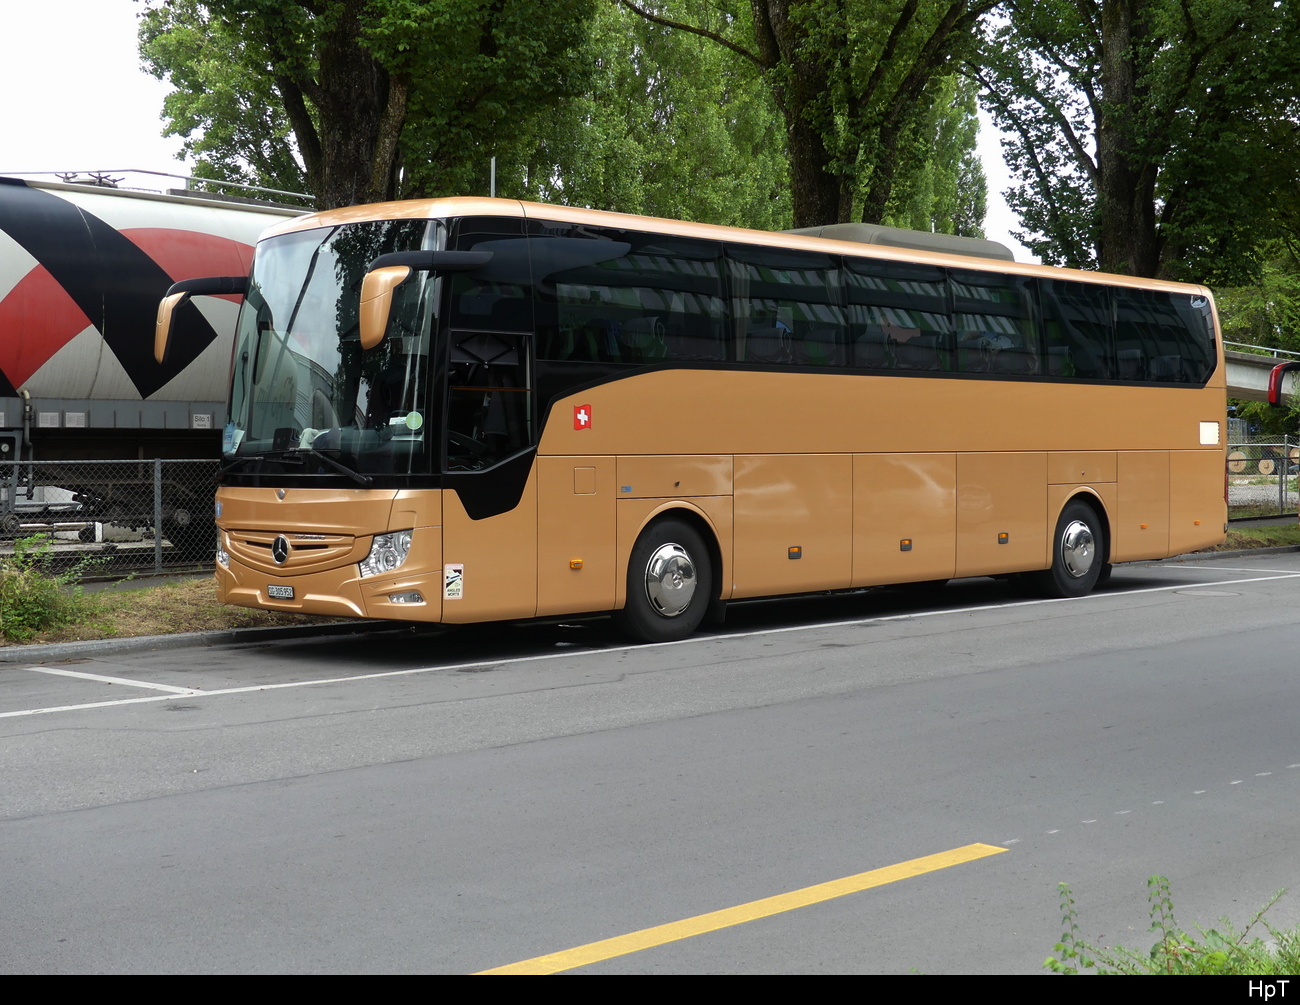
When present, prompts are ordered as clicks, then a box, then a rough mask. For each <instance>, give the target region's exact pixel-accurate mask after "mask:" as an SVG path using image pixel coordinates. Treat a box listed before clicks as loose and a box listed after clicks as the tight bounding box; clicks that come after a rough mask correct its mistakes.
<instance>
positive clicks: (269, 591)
mask: <svg viewBox="0 0 1300 1005" xmlns="http://www.w3.org/2000/svg"><path fill="white" fill-rule="evenodd" d="M266 595H267V596H268V597H270V598H271V599H272V600H292V599H293V587H292V586H275V585H271V586H268V587H267V588H266Z"/></svg>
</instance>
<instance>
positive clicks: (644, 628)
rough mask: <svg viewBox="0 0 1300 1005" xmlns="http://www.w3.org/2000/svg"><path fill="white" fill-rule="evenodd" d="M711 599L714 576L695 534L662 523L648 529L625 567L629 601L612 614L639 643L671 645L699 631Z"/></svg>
mask: <svg viewBox="0 0 1300 1005" xmlns="http://www.w3.org/2000/svg"><path fill="white" fill-rule="evenodd" d="M712 593H713V570H712V569H711V568H710V565H709V553H708V549H707V548H705V546H704V541H703V540H702V539H701V538H700V535H699V533H698V532H697V531H696V530H695V529H694V528H693V527H691V526H690V525H689V524H687V523H686V522H685V521H682V520H674V519H672V518H666V519H663V520H658V521H656V522H655V523H652V524H651V525H650V526H649V527H647V528H646V529H645V530H644V531H643V532H642V534H641V536H640V537H639V538H638V539H637V542H636V546H635V547H634V548H633V549H632V557H631V559H630V560H629V561H628V566H627V601H626V603H625V604H624V607H623V609H622V610H621V611H615V612H614V621H615V623H616V624H617V625H618V627H619V629H620V630H621V631H622V632H624V633H625V634H627V635H630V636H631V637H632V638H634V639H636V640H637V641H639V642H675V641H677V640H678V639H684V638H686V637H687V636H688V635H690V634H691V633H692V632H694V631H695V629H697V628H698V627H699V626H700V622H701V621H702V620H703V619H704V615H705V613H706V611H707V610H708V607H709V599H710V597H711V596H712Z"/></svg>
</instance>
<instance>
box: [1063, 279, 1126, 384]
mask: <svg viewBox="0 0 1300 1005" xmlns="http://www.w3.org/2000/svg"><path fill="white" fill-rule="evenodd" d="M1039 293H1040V297H1041V303H1042V310H1043V335H1044V343H1045V345H1046V350H1047V366H1046V368H1045V370H1044V372H1045V373H1046V374H1047V375H1048V376H1051V377H1064V378H1070V377H1077V378H1083V379H1094V380H1095V379H1107V378H1113V377H1116V376H1118V375H1119V372H1118V370H1117V367H1116V364H1115V363H1114V362H1113V360H1114V359H1115V352H1114V350H1113V348H1112V332H1111V300H1110V290H1109V289H1107V288H1106V287H1105V286H1097V285H1094V284H1092V283H1075V282H1068V281H1064V280H1057V279H1044V280H1041V281H1040V283H1039ZM1139 355H1140V354H1139ZM1132 362H1133V361H1132V360H1131V359H1129V360H1128V361H1127V364H1128V365H1132ZM1130 379H1132V378H1130Z"/></svg>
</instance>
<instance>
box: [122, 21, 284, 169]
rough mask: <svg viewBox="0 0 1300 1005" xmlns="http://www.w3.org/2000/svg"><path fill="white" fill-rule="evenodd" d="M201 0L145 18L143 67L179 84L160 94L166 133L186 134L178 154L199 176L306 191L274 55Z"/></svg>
mask: <svg viewBox="0 0 1300 1005" xmlns="http://www.w3.org/2000/svg"><path fill="white" fill-rule="evenodd" d="M251 49H252V46H251V45H250V44H249V42H248V41H247V40H246V39H245V38H244V37H242V36H241V34H240V32H239V30H238V28H237V26H236V25H235V24H233V23H232V22H230V21H227V20H225V19H222V18H220V17H216V16H213V14H212V13H210V12H209V11H208V10H207V9H206V8H205V6H204V4H202V3H200V2H199V0H173V2H172V3H170V4H168V5H167V6H165V7H157V8H153V9H151V10H148V11H146V12H145V14H144V15H143V17H142V18H141V20H140V55H141V57H142V58H143V60H144V63H145V67H146V69H147V70H148V71H149V72H150V73H151V74H152V75H153V76H155V77H157V78H158V79H160V80H161V79H164V78H167V79H169V80H170V82H171V83H172V85H173V86H175V87H176V90H174V91H172V92H171V93H170V94H168V95H167V97H166V98H165V99H164V100H163V118H164V119H165V120H166V123H167V125H166V128H165V129H164V131H163V135H164V136H182V137H184V138H185V142H184V144H183V145H182V148H181V155H182V156H184V157H188V158H191V159H192V162H193V164H194V174H195V175H196V176H197V177H200V178H215V179H219V180H222V181H233V182H243V183H244V184H248V185H260V186H262V187H264V188H275V189H280V190H281V191H286V192H302V191H304V190H305V189H306V188H307V178H306V174H305V172H304V170H303V167H302V165H301V164H300V163H299V162H298V157H297V148H296V145H295V143H294V139H293V130H292V127H291V125H290V123H289V119H288V116H287V115H286V113H285V110H284V105H283V103H282V102H281V101H280V100H279V95H278V93H277V92H276V90H275V85H274V82H273V79H272V75H271V74H270V73H269V72H267V66H268V64H269V57H268V56H267V55H266V54H265V53H261V54H259V55H260V59H259V60H254V54H253V52H252V51H251Z"/></svg>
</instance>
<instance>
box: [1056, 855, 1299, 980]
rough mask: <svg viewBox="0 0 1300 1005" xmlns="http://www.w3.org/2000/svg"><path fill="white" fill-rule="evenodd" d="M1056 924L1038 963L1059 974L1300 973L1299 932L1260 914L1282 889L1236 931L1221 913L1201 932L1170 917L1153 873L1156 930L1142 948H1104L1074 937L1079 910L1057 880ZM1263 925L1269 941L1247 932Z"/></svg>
mask: <svg viewBox="0 0 1300 1005" xmlns="http://www.w3.org/2000/svg"><path fill="white" fill-rule="evenodd" d="M1060 889H1061V924H1062V926H1063V927H1064V929H1065V931H1064V932H1063V934H1062V935H1061V941H1060V942H1058V943H1057V944H1056V946H1055V950H1056V953H1057V954H1058V955H1057V956H1049V957H1048V958H1047V960H1046V961H1045V962H1044V963H1043V966H1045V967H1046V968H1047V969H1048V970H1051V971H1053V972H1054V973H1058V974H1077V973H1079V970H1080V968H1082V969H1084V970H1090V969H1095V970H1096V972H1097V973H1099V974H1171V975H1172V974H1226V975H1239V976H1252V977H1260V976H1272V975H1277V974H1297V973H1300V932H1279V931H1277V930H1276V929H1274V928H1273V927H1272V926H1271V925H1269V924H1268V922H1266V921H1264V914H1265V912H1266V911H1268V909H1269V908H1271V907H1272V906H1273V905H1274V904H1276V903H1277V902H1278V900H1279V899H1280V898H1281V897H1282V894H1283V893H1284V892H1285V891H1282V892H1279V893H1277V894H1276V895H1274V897H1273V899H1272V900H1270V901H1269V902H1268V903H1267V904H1265V905H1264V906H1263V907H1262V908H1260V910H1259V911H1257V912H1256V913H1255V916H1254V917H1253V918H1251V919H1250V923H1249V924H1247V925H1246V927H1245V929H1244V930H1242V931H1240V932H1238V931H1237V930H1236V929H1234V928H1233V927H1232V925H1231V924H1229V923H1228V920H1227V919H1226V918H1224V919H1222V921H1221V922H1220V926H1221V929H1222V930H1219V929H1213V928H1211V929H1209V930H1206V929H1201V928H1198V929H1197V931H1198V932H1199V933H1200V938H1199V939H1198V938H1196V937H1194V936H1191V935H1188V934H1187V933H1186V932H1184V931H1183V930H1182V929H1180V928H1179V927H1178V925H1177V923H1176V922H1175V921H1174V903H1173V898H1172V897H1171V896H1170V893H1169V880H1168V879H1166V878H1165V877H1164V876H1152V877H1151V878H1150V879H1149V880H1147V899H1148V900H1149V902H1150V905H1151V909H1150V915H1151V931H1152V932H1153V933H1155V935H1156V936H1157V938H1156V942H1155V944H1154V945H1153V946H1152V947H1151V949H1150V950H1149V951H1147V952H1143V951H1142V950H1140V949H1125V948H1123V947H1116V948H1114V949H1105V948H1101V947H1099V946H1093V945H1090V944H1089V943H1087V942H1085V941H1083V940H1082V939H1081V938H1080V937H1079V926H1078V915H1077V913H1076V911H1075V908H1074V898H1073V896H1072V895H1071V893H1070V888H1069V887H1068V886H1067V885H1066V884H1065V883H1062V884H1061V887H1060ZM1256 926H1262V927H1263V928H1264V929H1266V930H1267V931H1268V934H1269V937H1270V941H1269V942H1265V941H1264V940H1263V939H1260V938H1258V937H1252V936H1251V934H1250V933H1251V930H1252V929H1254V928H1255V927H1256Z"/></svg>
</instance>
